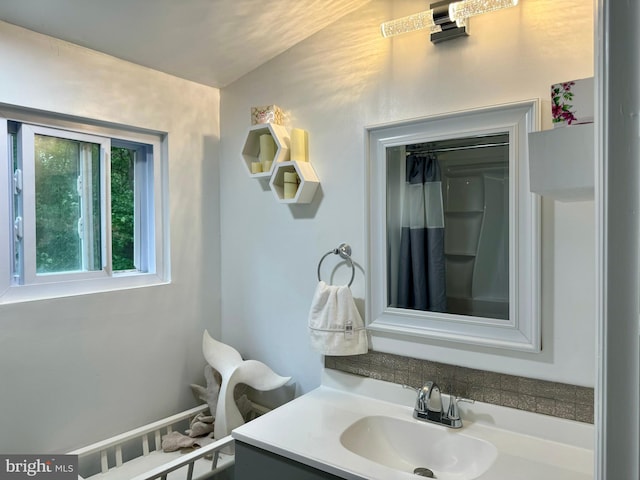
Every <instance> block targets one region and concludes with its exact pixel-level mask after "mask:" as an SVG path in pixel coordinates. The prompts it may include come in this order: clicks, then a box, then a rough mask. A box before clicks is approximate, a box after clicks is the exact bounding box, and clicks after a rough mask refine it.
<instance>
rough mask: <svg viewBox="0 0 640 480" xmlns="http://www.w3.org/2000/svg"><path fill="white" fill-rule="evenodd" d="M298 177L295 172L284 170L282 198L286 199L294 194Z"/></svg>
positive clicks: (298, 181)
mask: <svg viewBox="0 0 640 480" xmlns="http://www.w3.org/2000/svg"><path fill="white" fill-rule="evenodd" d="M298 183H300V179H299V178H298V173H297V172H284V199H285V200H288V199H291V198H293V197H295V196H296V192H297V191H298Z"/></svg>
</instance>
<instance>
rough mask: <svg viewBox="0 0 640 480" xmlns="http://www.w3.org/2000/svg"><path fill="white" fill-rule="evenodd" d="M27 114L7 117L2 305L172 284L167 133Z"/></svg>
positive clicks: (0, 216) (3, 126)
mask: <svg viewBox="0 0 640 480" xmlns="http://www.w3.org/2000/svg"><path fill="white" fill-rule="evenodd" d="M18 117H22V118H17V119H11V120H9V119H4V118H2V119H0V134H1V135H2V137H3V141H2V142H0V148H1V149H2V150H0V155H2V157H4V158H2V157H0V158H2V161H1V162H0V165H2V167H1V170H4V172H3V174H2V175H0V181H2V182H3V183H4V182H5V181H6V183H5V185H7V186H8V189H7V190H8V191H9V192H10V194H9V195H7V196H5V197H4V198H1V199H0V221H4V222H7V224H6V226H7V227H8V228H7V231H9V232H10V234H9V235H8V236H7V237H5V238H4V239H2V241H0V247H2V248H1V249H0V257H1V258H2V260H1V261H0V266H4V264H6V266H7V268H2V269H0V272H2V273H1V274H2V275H3V277H4V278H2V279H0V287H2V288H0V303H2V302H7V301H15V300H16V299H18V300H21V299H31V298H42V297H43V296H47V297H49V296H60V295H72V294H77V293H88V292H90V291H103V290H109V289H114V288H128V287H131V286H140V285H145V284H154V283H162V282H164V281H165V280H166V279H165V278H164V271H165V269H164V262H163V257H164V255H163V252H164V249H163V245H164V242H163V232H164V228H163V213H162V210H161V204H162V202H161V200H162V198H163V189H162V185H163V182H162V172H163V171H164V168H163V164H162V158H163V155H162V152H161V150H162V147H161V146H162V138H161V137H160V136H158V135H153V134H141V133H137V132H136V133H133V132H128V131H126V130H122V131H117V130H115V131H114V130H113V129H106V128H100V127H91V126H88V125H84V124H80V123H78V124H76V123H74V124H70V123H69V122H66V121H62V122H59V121H58V122H56V121H52V123H53V125H46V126H45V125H43V124H42V123H40V121H37V122H36V121H33V120H31V121H29V120H30V118H29V116H28V115H18ZM25 118H26V120H25ZM36 120H41V119H40V118H36ZM70 127H71V128H70ZM73 127H75V128H73ZM114 134H115V135H114ZM5 139H6V145H4V140H5ZM3 177H5V178H4V181H3ZM3 190H4V189H3ZM2 230H4V228H3V229H2ZM5 272H8V273H7V274H5Z"/></svg>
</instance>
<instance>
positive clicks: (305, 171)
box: [269, 161, 320, 203]
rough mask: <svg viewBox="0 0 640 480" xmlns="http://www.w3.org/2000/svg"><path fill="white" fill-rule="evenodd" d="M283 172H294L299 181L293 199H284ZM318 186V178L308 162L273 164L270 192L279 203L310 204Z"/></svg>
mask: <svg viewBox="0 0 640 480" xmlns="http://www.w3.org/2000/svg"><path fill="white" fill-rule="evenodd" d="M285 172H296V173H297V174H298V178H299V179H300V184H299V185H298V189H297V190H296V194H295V196H294V197H293V198H284V174H285ZM319 184H320V181H319V180H318V176H317V175H316V172H315V170H314V169H313V167H312V166H311V164H310V163H309V162H293V161H292V162H280V163H277V164H275V170H274V172H273V175H272V176H271V180H270V182H269V186H270V187H271V191H272V192H273V194H274V195H275V197H276V200H277V201H278V202H280V203H311V200H313V196H314V195H315V193H316V190H317V189H318V185H319Z"/></svg>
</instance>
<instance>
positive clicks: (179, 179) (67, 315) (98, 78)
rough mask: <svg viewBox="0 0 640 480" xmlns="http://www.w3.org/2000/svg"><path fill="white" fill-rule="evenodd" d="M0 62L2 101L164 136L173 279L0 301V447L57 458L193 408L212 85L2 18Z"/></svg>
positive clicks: (214, 180)
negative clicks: (156, 284)
mask: <svg viewBox="0 0 640 480" xmlns="http://www.w3.org/2000/svg"><path fill="white" fill-rule="evenodd" d="M0 65H2V74H0V103H5V104H11V105H18V106H24V107H29V108H35V109H40V110H45V111H49V112H58V113H63V114H70V115H76V116H80V117H86V118H89V119H94V120H99V121H105V122H114V123H117V124H123V125H130V126H135V127H142V128H146V129H154V130H158V131H164V132H168V136H169V137H168V138H169V141H168V150H169V191H170V204H169V207H170V228H171V252H172V254H171V267H172V268H171V271H172V281H171V284H169V285H165V286H159V287H149V288H141V289H136V290H129V291H120V292H110V293H104V294H96V295H85V296H77V297H70V298H62V299H55V300H46V301H34V302H27V303H20V304H12V305H3V306H0V392H1V393H0V451H1V452H3V453H29V452H33V453H43V452H54V453H59V452H65V451H68V450H69V449H71V448H74V447H79V446H82V445H86V444H88V443H90V442H93V441H97V440H101V439H103V438H106V437H107V436H110V435H113V434H116V433H120V432H122V431H125V430H128V429H131V428H133V427H135V426H138V425H141V424H144V423H147V422H149V421H151V420H156V419H158V418H161V417H163V416H166V415H169V414H172V413H176V412H178V411H180V410H183V409H185V408H187V407H189V406H192V405H194V404H195V400H194V399H193V397H192V395H191V391H190V389H189V384H190V383H201V384H202V383H204V379H203V375H202V368H203V366H204V359H203V358H202V353H201V338H202V331H203V329H204V328H208V329H209V331H210V332H211V333H212V334H213V335H214V336H218V335H219V334H220V320H219V308H220V306H219V305H220V296H219V291H220V281H219V268H220V258H219V252H220V244H219V233H218V227H219V218H218V206H217V205H218V176H219V173H218V169H219V166H218V155H219V151H218V150H219V91H218V90H217V89H213V88H209V87H205V86H202V85H199V84H195V83H191V82H187V81H184V80H180V79H178V78H175V77H172V76H169V75H165V74H162V73H159V72H156V71H153V70H149V69H146V68H143V67H139V66H136V65H133V64H130V63H127V62H124V61H120V60H117V59H115V58H112V57H109V56H106V55H103V54H100V53H97V52H94V51H90V50H86V49H84V48H81V47H77V46H74V45H70V44H68V43H64V42H61V41H58V40H54V39H52V38H49V37H45V36H42V35H38V34H35V33H33V32H30V31H27V30H24V29H21V28H17V27H14V26H12V25H9V24H6V23H2V22H0ZM3 188H4V187H3ZM3 228H4V227H3ZM3 274H5V273H4V272H3Z"/></svg>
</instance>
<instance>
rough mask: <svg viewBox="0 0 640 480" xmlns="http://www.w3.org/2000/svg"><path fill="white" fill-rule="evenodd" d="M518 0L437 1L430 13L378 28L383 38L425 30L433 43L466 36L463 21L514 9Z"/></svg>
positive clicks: (397, 20)
mask: <svg viewBox="0 0 640 480" xmlns="http://www.w3.org/2000/svg"><path fill="white" fill-rule="evenodd" d="M517 4H518V0H462V1H459V2H451V1H449V0H447V1H441V2H437V3H433V4H431V5H430V7H431V9H430V10H426V11H424V12H418V13H415V14H413V15H408V16H406V17H402V18H398V19H396V20H391V21H388V22H384V23H383V24H382V25H380V30H381V32H382V36H383V37H392V36H394V35H401V34H403V33H409V32H413V31H416V30H422V29H428V30H429V32H430V33H431V41H432V42H433V43H439V42H443V41H445V40H451V39H453V38H456V37H460V36H467V35H468V34H467V28H466V27H467V23H466V22H467V19H469V18H470V17H474V16H476V15H480V14H482V13H489V12H493V11H495V10H500V9H503V8H508V7H515V6H516V5H517Z"/></svg>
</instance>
